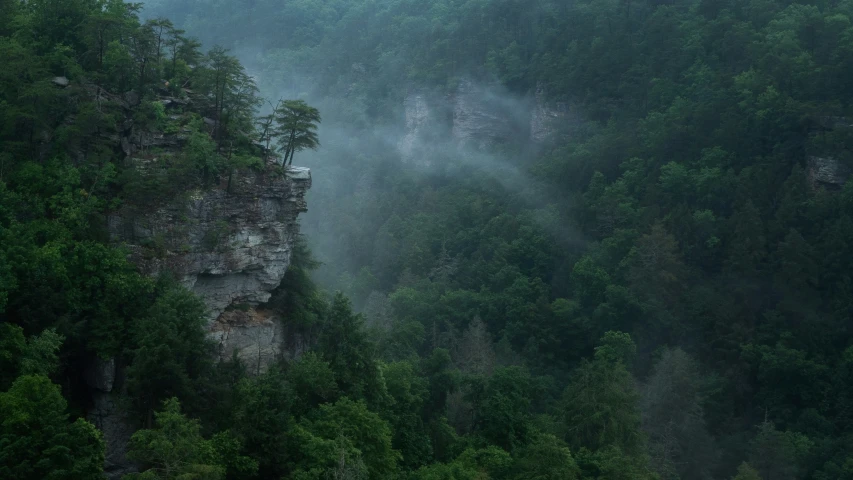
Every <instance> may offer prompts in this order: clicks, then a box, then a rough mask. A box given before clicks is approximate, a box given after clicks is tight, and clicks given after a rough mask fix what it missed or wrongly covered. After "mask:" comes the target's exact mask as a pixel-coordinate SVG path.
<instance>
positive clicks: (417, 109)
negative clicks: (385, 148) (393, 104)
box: [398, 93, 430, 162]
mask: <svg viewBox="0 0 853 480" xmlns="http://www.w3.org/2000/svg"><path fill="white" fill-rule="evenodd" d="M403 110H404V115H405V117H406V130H405V134H404V135H403V138H402V139H401V140H400V143H399V145H398V148H399V150H400V154H401V155H402V156H403V160H404V161H406V162H410V161H412V160H413V159H415V158H416V155H417V154H418V153H422V150H423V139H424V138H425V137H426V135H425V133H426V132H425V130H426V129H427V128H428V127H429V126H430V106H429V103H427V99H426V96H425V95H424V94H422V93H413V94H409V95H407V96H406V99H405V100H404V101H403Z"/></svg>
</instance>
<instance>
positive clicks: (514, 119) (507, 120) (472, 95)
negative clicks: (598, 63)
mask: <svg viewBox="0 0 853 480" xmlns="http://www.w3.org/2000/svg"><path fill="white" fill-rule="evenodd" d="M403 113H404V115H403V117H404V133H403V136H402V138H401V139H400V142H399V144H398V149H399V151H400V154H401V156H402V158H403V160H404V161H405V162H407V163H413V164H421V165H426V166H429V164H430V163H431V160H430V158H431V156H433V157H435V153H436V152H441V151H442V149H446V148H450V149H455V148H457V147H461V148H463V149H466V150H479V151H483V150H488V149H490V148H492V147H495V146H497V145H499V144H501V143H504V142H506V141H508V140H510V139H522V140H524V139H528V138H529V140H530V141H531V142H533V143H542V142H545V141H546V140H548V139H549V138H550V137H551V136H552V135H553V134H554V133H555V131H556V129H557V128H558V127H559V128H561V129H569V130H570V129H571V128H572V127H573V126H576V125H578V124H579V123H580V117H579V116H578V115H577V114H576V113H575V112H573V111H572V109H571V108H570V106H569V105H568V104H567V103H561V102H554V101H551V100H550V99H549V98H548V95H547V92H546V90H545V88H544V86H542V85H539V86H538V87H537V89H536V93H535V95H534V96H533V97H532V98H529V97H523V96H519V95H512V94H510V93H509V92H507V91H505V90H504V89H503V88H501V87H500V86H498V85H483V84H478V83H475V82H473V81H471V80H463V81H461V82H460V83H459V86H458V87H457V88H456V89H455V90H454V91H452V92H451V93H449V94H447V95H444V96H439V95H428V94H425V93H423V92H422V91H417V90H416V91H415V92H413V93H410V94H409V95H407V96H406V98H405V100H404V101H403ZM457 153H458V152H457Z"/></svg>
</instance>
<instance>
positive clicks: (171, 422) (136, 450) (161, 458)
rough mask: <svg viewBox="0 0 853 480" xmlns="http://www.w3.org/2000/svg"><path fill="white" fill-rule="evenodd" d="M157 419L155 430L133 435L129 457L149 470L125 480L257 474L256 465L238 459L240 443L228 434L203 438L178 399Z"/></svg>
mask: <svg viewBox="0 0 853 480" xmlns="http://www.w3.org/2000/svg"><path fill="white" fill-rule="evenodd" d="M154 416H155V422H154V428H152V429H148V430H139V431H138V432H136V433H134V434H133V436H132V437H131V439H130V448H129V450H128V453H127V456H128V458H130V459H131V460H134V461H136V462H140V463H142V464H144V465H147V466H149V468H148V469H147V470H145V471H144V472H142V473H136V474H130V475H125V476H124V477H123V478H124V479H126V480H132V479H139V480H224V479H225V478H226V476H225V475H226V473H228V472H229V470H231V471H232V472H233V473H234V474H237V475H239V476H241V477H242V476H247V475H251V474H253V473H255V472H256V471H257V468H258V465H257V463H256V462H254V461H253V460H250V459H248V458H246V457H243V456H241V455H239V453H238V452H239V450H240V447H239V443H237V442H236V441H235V440H234V439H233V438H231V437H230V436H229V435H228V434H227V433H221V434H217V435H215V436H214V437H213V438H212V439H210V440H207V439H205V438H204V437H202V435H201V425H200V424H199V422H198V420H192V419H189V418H187V417H186V416H184V415H183V414H182V413H181V404H180V402H179V401H178V399H176V398H170V399H168V400H166V401H165V402H164V404H163V410H161V411H159V412H156V413H155V414H154ZM229 467H230V468H229Z"/></svg>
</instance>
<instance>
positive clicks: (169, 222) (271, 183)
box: [110, 167, 311, 363]
mask: <svg viewBox="0 0 853 480" xmlns="http://www.w3.org/2000/svg"><path fill="white" fill-rule="evenodd" d="M310 186H311V173H310V171H309V170H308V169H305V168H294V167H290V168H288V169H287V170H285V171H284V174H283V175H279V174H275V173H272V171H268V172H266V173H259V172H245V173H242V174H237V175H235V177H234V178H233V179H232V182H231V191H230V192H228V191H226V190H225V188H214V189H211V190H208V191H194V192H189V194H188V195H187V196H186V198H180V199H177V200H175V201H173V202H172V203H171V204H169V205H167V206H165V207H163V208H161V209H158V210H157V211H154V212H151V213H148V214H144V215H137V216H129V215H127V214H124V213H122V212H118V213H116V214H115V215H113V216H111V217H110V230H111V232H112V234H113V236H114V238H115V239H116V240H118V241H121V242H124V243H125V244H127V245H128V247H129V248H130V250H131V252H132V257H131V259H132V260H133V261H134V262H135V263H136V264H137V265H139V267H140V269H141V270H142V271H143V272H144V273H146V274H149V275H156V274H158V273H159V272H161V271H164V270H168V271H171V272H173V273H175V274H176V275H177V276H178V278H180V279H181V281H182V282H183V283H184V285H185V286H186V287H187V288H189V289H190V290H192V291H193V292H194V293H195V294H196V295H198V296H199V297H200V298H201V299H202V300H203V301H204V303H205V305H206V306H207V308H208V318H209V320H210V332H211V336H212V337H213V338H215V339H216V340H217V341H218V342H219V345H220V354H221V355H222V356H223V357H230V356H231V354H232V353H233V352H234V351H239V350H240V349H241V348H245V347H246V339H247V338H254V339H257V341H258V342H259V344H264V345H265V346H264V347H263V350H264V351H265V352H266V353H265V355H264V356H265V357H269V358H272V357H274V356H275V355H276V354H277V353H278V350H277V349H278V344H279V343H280V342H276V341H275V338H276V336H277V335H276V334H275V332H276V327H274V326H273V325H272V323H271V322H273V323H274V321H273V319H271V318H270V317H269V316H268V315H263V314H258V312H257V310H255V307H258V306H259V305H261V304H263V303H265V302H266V301H268V300H269V298H270V295H271V292H272V291H273V290H274V289H275V288H276V287H278V285H279V284H280V283H281V280H282V278H283V277H284V274H285V273H286V272H287V268H288V266H289V265H290V255H291V252H292V248H293V244H294V241H295V239H296V235H297V234H298V233H299V224H298V223H297V216H298V215H299V213H301V212H304V211H306V209H307V208H306V207H307V206H306V203H305V194H306V193H307V191H308V189H309V188H310ZM246 354H247V355H251V357H252V358H255V357H257V353H255V354H249V353H248V352H247V353H246ZM241 355H242V352H241ZM265 363H268V360H267V361H266V362H265Z"/></svg>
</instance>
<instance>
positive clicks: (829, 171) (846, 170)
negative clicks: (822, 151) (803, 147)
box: [807, 157, 853, 189]
mask: <svg viewBox="0 0 853 480" xmlns="http://www.w3.org/2000/svg"><path fill="white" fill-rule="evenodd" d="M807 172H808V176H809V183H810V184H811V186H812V188H820V187H823V188H828V189H838V188H841V187H843V186H844V184H845V183H847V179H849V178H850V174H851V173H853V171H851V168H850V167H849V166H847V165H845V164H843V163H842V162H841V161H839V160H837V159H835V158H832V157H809V161H808V170H807Z"/></svg>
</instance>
